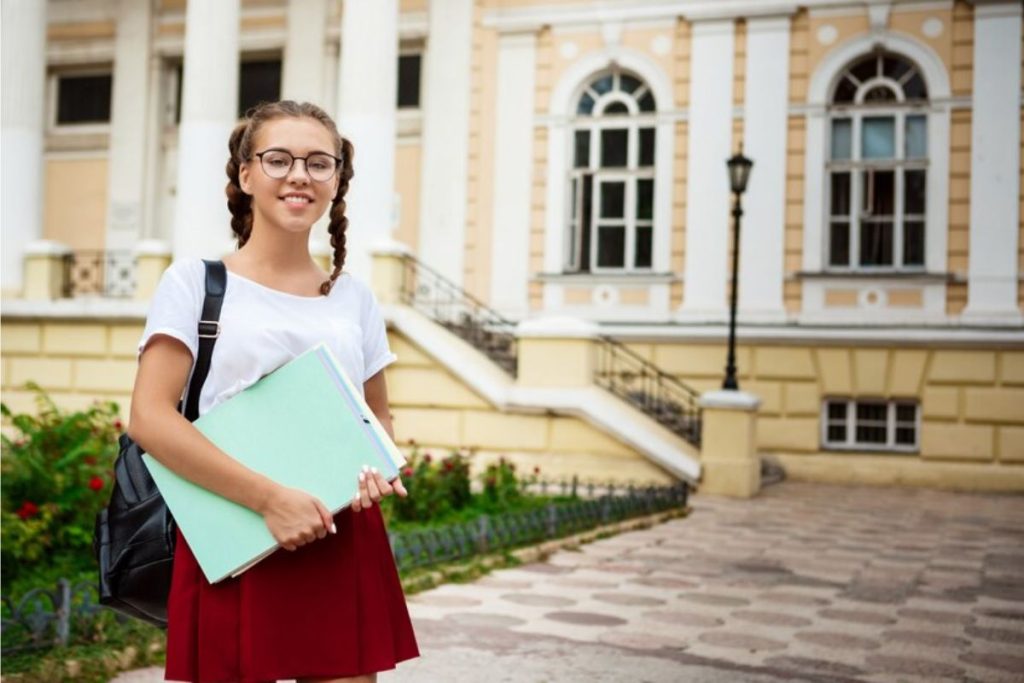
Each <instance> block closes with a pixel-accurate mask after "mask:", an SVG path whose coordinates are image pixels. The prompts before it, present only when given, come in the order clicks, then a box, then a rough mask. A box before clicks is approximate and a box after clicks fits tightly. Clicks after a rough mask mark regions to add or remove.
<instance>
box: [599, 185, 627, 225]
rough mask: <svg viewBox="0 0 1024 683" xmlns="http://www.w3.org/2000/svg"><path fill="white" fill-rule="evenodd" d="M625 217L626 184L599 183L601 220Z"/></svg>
mask: <svg viewBox="0 0 1024 683" xmlns="http://www.w3.org/2000/svg"><path fill="white" fill-rule="evenodd" d="M625 215H626V183H601V218H623V217H625Z"/></svg>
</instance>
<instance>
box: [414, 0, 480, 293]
mask: <svg viewBox="0 0 1024 683" xmlns="http://www.w3.org/2000/svg"><path fill="white" fill-rule="evenodd" d="M472 49H473V0H430V39H429V40H428V42H427V50H426V53H425V54H424V56H423V59H424V63H423V107H422V108H423V133H422V137H423V147H422V149H423V151H422V166H421V172H420V179H421V180H420V182H421V192H420V228H419V231H420V233H419V234H420V238H419V257H420V259H421V260H423V261H424V262H425V263H426V264H427V265H429V266H430V267H432V268H434V269H436V270H437V271H438V272H440V273H441V274H442V275H443V276H445V277H446V278H448V279H449V280H451V281H452V282H454V283H455V284H456V285H459V286H461V285H462V282H463V279H464V262H465V252H466V249H465V247H466V212H467V204H468V196H467V193H468V190H469V187H468V183H469V109H470V63H471V61H472Z"/></svg>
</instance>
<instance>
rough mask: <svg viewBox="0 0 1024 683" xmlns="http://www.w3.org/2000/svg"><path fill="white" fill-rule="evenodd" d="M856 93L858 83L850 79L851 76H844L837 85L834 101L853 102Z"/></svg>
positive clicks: (838, 102) (839, 102)
mask: <svg viewBox="0 0 1024 683" xmlns="http://www.w3.org/2000/svg"><path fill="white" fill-rule="evenodd" d="M856 94H857V86H856V84H855V83H854V82H853V81H852V80H850V77H849V76H843V78H842V79H841V80H840V81H839V84H838V85H837V86H836V94H835V95H834V96H833V97H832V101H833V102H835V103H836V104H844V103H849V102H853V98H854V96H855V95H856Z"/></svg>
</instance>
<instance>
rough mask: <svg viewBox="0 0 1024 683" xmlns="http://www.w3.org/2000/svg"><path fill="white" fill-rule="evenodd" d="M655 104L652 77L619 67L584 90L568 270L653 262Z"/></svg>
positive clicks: (629, 267) (575, 145)
mask: <svg viewBox="0 0 1024 683" xmlns="http://www.w3.org/2000/svg"><path fill="white" fill-rule="evenodd" d="M655 109H656V107H655V102H654V95H653V94H652V92H651V90H650V88H649V87H648V86H647V84H646V83H644V82H643V81H642V80H641V79H640V78H637V77H636V76H634V75H632V74H629V73H627V72H625V71H621V70H619V69H612V70H611V71H608V72H605V73H602V74H600V75H598V76H597V77H596V78H594V79H592V80H591V81H590V82H589V83H588V84H587V86H586V87H585V88H584V89H583V91H582V92H581V93H580V95H579V98H578V99H577V101H576V109H575V116H574V118H573V121H572V124H571V125H570V135H571V136H572V139H571V142H572V144H571V145H570V149H571V152H570V154H571V157H572V158H571V160H570V161H571V163H570V169H571V170H570V171H569V205H570V208H569V211H568V213H569V216H568V218H569V231H568V235H569V240H568V244H567V249H566V253H567V255H568V258H567V259H566V269H567V270H568V271H572V272H611V271H619V272H622V271H626V272H629V271H638V270H639V271H645V270H650V269H651V265H652V244H653V232H654V175H655V174H654V143H655V124H656V121H655V117H654V113H655Z"/></svg>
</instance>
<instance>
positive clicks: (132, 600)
mask: <svg viewBox="0 0 1024 683" xmlns="http://www.w3.org/2000/svg"><path fill="white" fill-rule="evenodd" d="M203 263H204V264H205V266H206V297H205V299H204V301H203V313H202V315H201V316H200V317H199V353H198V358H196V363H195V369H194V371H193V373H192V381H191V382H190V383H189V388H188V394H187V399H186V400H185V402H184V404H185V411H184V414H185V417H186V418H187V419H188V420H189V421H190V422H193V421H195V419H196V418H197V417H199V394H200V393H201V392H202V390H203V383H204V382H205V381H206V375H207V374H208V373H209V371H210V358H211V356H212V355H213V345H214V344H215V343H216V341H217V337H218V336H219V335H220V322H219V321H220V309H221V304H223V303H224V291H225V289H226V288H227V272H226V269H225V267H224V264H223V263H222V262H221V261H203ZM181 409H182V404H181V403H179V404H178V411H179V412H180V411H181ZM118 444H119V446H120V451H119V453H118V456H117V460H116V461H115V462H114V488H113V491H112V492H111V494H110V503H109V504H108V505H107V507H106V508H105V509H103V510H101V511H100V512H99V514H98V515H96V528H95V531H94V533H93V539H92V546H93V552H94V553H95V555H96V561H97V562H98V563H99V579H100V581H99V596H100V604H102V605H106V606H107V607H110V608H112V609H114V610H117V611H118V612H121V613H123V614H127V615H128V616H131V617H135V618H136V619H142V620H143V621H147V622H149V623H151V624H154V625H156V626H160V627H162V628H166V626H167V596H168V595H169V594H170V591H171V569H172V566H173V562H174V545H175V540H176V538H177V526H176V525H175V523H174V518H173V517H172V516H171V513H170V511H169V510H168V509H167V504H166V503H165V502H164V499H163V496H161V495H160V491H159V490H157V487H156V484H155V483H154V482H153V478H152V477H151V476H150V474H149V470H148V469H147V468H146V465H145V463H144V462H143V461H142V454H143V450H142V448H141V447H140V446H139V445H138V444H137V443H135V441H133V440H132V438H131V437H130V436H128V434H122V435H121V436H120V438H119V439H118Z"/></svg>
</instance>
